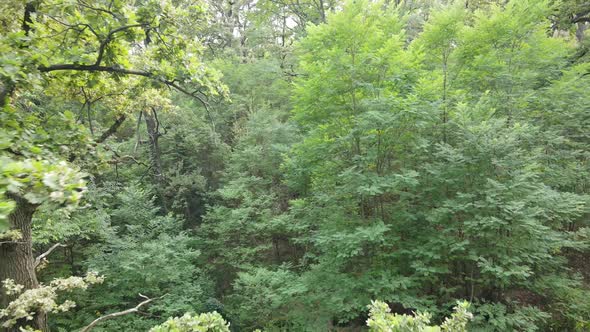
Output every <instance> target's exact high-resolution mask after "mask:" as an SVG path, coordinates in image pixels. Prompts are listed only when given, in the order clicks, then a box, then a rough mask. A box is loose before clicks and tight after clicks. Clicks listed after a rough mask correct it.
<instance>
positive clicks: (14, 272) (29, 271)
mask: <svg viewBox="0 0 590 332" xmlns="http://www.w3.org/2000/svg"><path fill="white" fill-rule="evenodd" d="M8 196H9V197H10V198H12V199H13V200H15V202H16V207H15V209H14V210H13V211H12V212H11V213H10V215H9V216H8V221H9V223H10V228H11V229H16V230H18V231H19V232H20V233H21V235H22V237H21V238H20V239H19V240H16V241H14V242H7V241H4V243H2V244H0V281H3V280H5V279H12V280H14V281H15V282H16V283H17V284H20V285H23V286H25V288H24V289H25V290H27V289H33V288H36V287H38V286H39V282H38V281H37V275H36V273H35V266H34V261H35V258H34V257H33V246H32V240H31V226H32V219H33V214H34V213H35V210H36V209H37V205H34V204H31V203H29V202H28V201H27V200H26V199H24V198H22V197H19V196H16V195H8ZM13 299H14V297H13V296H8V295H6V293H5V292H4V289H3V288H2V289H0V306H1V307H2V308H5V307H6V306H7V305H8V304H9V303H10V301H12V300H13ZM19 324H22V325H21V326H27V325H30V326H31V327H33V328H35V329H37V330H41V331H43V332H46V331H49V328H48V327H47V319H46V315H45V314H39V315H37V316H36V317H35V318H34V319H33V320H32V321H26V322H19ZM18 330H19V328H18V326H15V327H13V328H10V329H2V328H0V331H2V332H13V331H18Z"/></svg>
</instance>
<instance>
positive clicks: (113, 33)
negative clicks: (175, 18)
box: [94, 23, 147, 66]
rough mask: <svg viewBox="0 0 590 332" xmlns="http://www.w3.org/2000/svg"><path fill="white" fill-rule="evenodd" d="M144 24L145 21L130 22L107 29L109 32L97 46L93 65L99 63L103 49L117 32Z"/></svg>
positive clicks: (143, 25)
mask: <svg viewBox="0 0 590 332" xmlns="http://www.w3.org/2000/svg"><path fill="white" fill-rule="evenodd" d="M146 25H147V24H145V23H138V24H131V25H125V26H122V27H118V28H116V29H113V30H111V31H109V33H108V34H107V36H106V37H105V38H104V40H103V41H102V42H100V46H99V47H98V56H97V57H96V62H95V63H94V65H95V66H99V65H100V63H101V62H102V57H103V55H104V51H105V49H106V47H107V45H108V44H109V43H110V42H111V41H112V39H111V38H112V37H113V36H114V35H115V34H116V33H117V32H121V31H125V30H127V29H131V28H138V27H145V26H146Z"/></svg>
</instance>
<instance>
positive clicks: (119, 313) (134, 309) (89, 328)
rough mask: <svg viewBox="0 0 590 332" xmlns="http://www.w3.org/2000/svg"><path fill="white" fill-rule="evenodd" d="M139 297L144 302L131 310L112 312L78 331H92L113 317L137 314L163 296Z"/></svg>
mask: <svg viewBox="0 0 590 332" xmlns="http://www.w3.org/2000/svg"><path fill="white" fill-rule="evenodd" d="M139 296H141V297H143V298H144V299H145V301H143V302H141V303H139V304H138V305H137V306H135V308H131V309H127V310H123V311H119V312H114V313H112V314H108V315H104V316H101V317H98V318H97V319H95V320H94V321H92V323H90V324H88V325H87V326H86V327H84V328H83V329H82V330H80V332H88V331H90V330H92V329H93V328H94V327H95V326H96V325H97V324H98V323H100V322H102V321H105V320H108V319H112V318H115V317H119V316H123V315H128V314H132V313H135V312H138V311H139V308H141V307H142V306H144V305H146V304H148V303H150V302H152V301H154V300H157V299H161V298H162V297H164V296H165V295H163V296H160V297H158V298H155V299H150V298H147V297H146V296H145V295H142V294H139Z"/></svg>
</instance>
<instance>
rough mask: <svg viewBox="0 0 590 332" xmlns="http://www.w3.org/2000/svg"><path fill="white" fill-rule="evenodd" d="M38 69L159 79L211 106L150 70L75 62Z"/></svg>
mask: <svg viewBox="0 0 590 332" xmlns="http://www.w3.org/2000/svg"><path fill="white" fill-rule="evenodd" d="M38 69H39V71H40V72H42V73H50V72H54V71H88V72H105V73H116V74H123V75H133V76H143V77H147V78H149V79H152V80H155V81H158V82H160V83H163V84H165V85H167V86H169V87H171V88H174V89H175V90H177V91H179V92H182V93H184V94H186V95H187V96H190V97H192V98H195V99H196V100H198V101H199V102H200V103H201V104H203V106H205V108H207V109H208V106H209V105H208V104H207V102H206V101H205V100H204V99H203V98H201V97H200V96H199V95H197V94H196V93H192V92H190V91H188V90H187V89H185V88H183V87H181V86H180V85H178V84H177V83H176V82H175V81H174V80H172V81H170V80H166V79H164V78H162V77H158V76H157V75H156V74H154V73H152V72H149V71H143V70H135V69H126V68H123V67H115V66H100V65H79V64H74V63H65V64H56V65H51V66H41V67H39V68H38Z"/></svg>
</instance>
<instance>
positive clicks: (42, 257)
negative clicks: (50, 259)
mask: <svg viewBox="0 0 590 332" xmlns="http://www.w3.org/2000/svg"><path fill="white" fill-rule="evenodd" d="M57 247H67V246H66V245H65V244H61V243H56V244H54V245H52V246H51V248H49V249H48V250H47V251H46V252H44V253H42V254H41V255H39V256H38V257H37V258H35V263H34V266H35V267H37V266H39V264H41V262H42V261H43V259H45V257H47V256H49V254H51V252H52V251H54V250H55V248H57Z"/></svg>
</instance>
